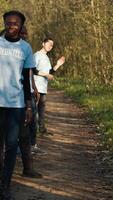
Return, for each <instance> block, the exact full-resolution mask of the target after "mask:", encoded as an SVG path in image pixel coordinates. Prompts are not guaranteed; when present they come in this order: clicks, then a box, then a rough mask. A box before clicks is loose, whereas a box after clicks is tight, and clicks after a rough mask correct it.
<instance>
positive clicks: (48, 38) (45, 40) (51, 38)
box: [42, 36, 54, 43]
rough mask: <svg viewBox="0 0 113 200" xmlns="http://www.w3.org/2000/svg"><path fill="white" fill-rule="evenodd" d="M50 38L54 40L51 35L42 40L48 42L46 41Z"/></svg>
mask: <svg viewBox="0 0 113 200" xmlns="http://www.w3.org/2000/svg"><path fill="white" fill-rule="evenodd" d="M48 40H52V41H53V42H54V39H53V38H52V37H49V36H48V37H45V38H44V39H43V41H42V42H44V43H46V42H48Z"/></svg>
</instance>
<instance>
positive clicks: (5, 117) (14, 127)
mask: <svg viewBox="0 0 113 200" xmlns="http://www.w3.org/2000/svg"><path fill="white" fill-rule="evenodd" d="M24 119H25V109H24V108H0V149H1V151H0V159H1V157H2V153H3V147H4V144H5V155H4V166H3V170H2V178H1V182H2V185H4V186H5V187H8V186H9V185H10V181H11V177H12V173H13V170H14V166H15V161H16V153H17V147H18V138H19V133H20V130H21V128H22V127H23V126H24Z"/></svg>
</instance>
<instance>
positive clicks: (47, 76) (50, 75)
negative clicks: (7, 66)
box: [32, 67, 54, 80]
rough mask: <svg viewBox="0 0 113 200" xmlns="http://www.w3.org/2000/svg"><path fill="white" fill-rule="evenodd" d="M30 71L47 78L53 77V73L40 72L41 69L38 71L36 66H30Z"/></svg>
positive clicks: (51, 78)
mask: <svg viewBox="0 0 113 200" xmlns="http://www.w3.org/2000/svg"><path fill="white" fill-rule="evenodd" d="M32 71H33V74H34V75H38V76H43V77H45V78H47V79H48V80H53V79H54V76H53V74H51V73H50V74H49V73H45V72H42V71H38V70H37V69H36V67H35V68H32Z"/></svg>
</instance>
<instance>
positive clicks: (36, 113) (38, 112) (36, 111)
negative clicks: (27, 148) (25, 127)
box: [29, 93, 46, 145]
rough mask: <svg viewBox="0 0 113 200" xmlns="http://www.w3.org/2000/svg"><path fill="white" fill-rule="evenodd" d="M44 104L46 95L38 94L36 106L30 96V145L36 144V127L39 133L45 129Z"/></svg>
mask: <svg viewBox="0 0 113 200" xmlns="http://www.w3.org/2000/svg"><path fill="white" fill-rule="evenodd" d="M45 104H46V94H41V93H40V98H39V102H38V105H37V106H36V102H35V99H34V96H33V95H32V108H33V117H32V121H31V123H30V124H29V131H30V136H31V145H34V144H36V133H37V129H38V127H39V131H41V130H42V131H43V130H44V129H45Z"/></svg>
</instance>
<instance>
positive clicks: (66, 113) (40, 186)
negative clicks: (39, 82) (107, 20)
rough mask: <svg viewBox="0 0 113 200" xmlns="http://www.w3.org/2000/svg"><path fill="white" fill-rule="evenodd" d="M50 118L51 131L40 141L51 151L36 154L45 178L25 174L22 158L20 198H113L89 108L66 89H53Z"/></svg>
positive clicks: (16, 183) (16, 182)
mask: <svg viewBox="0 0 113 200" xmlns="http://www.w3.org/2000/svg"><path fill="white" fill-rule="evenodd" d="M46 119H47V128H48V131H49V133H51V135H48V136H46V137H44V138H38V140H37V141H38V143H39V145H40V147H41V148H42V149H43V150H45V151H46V152H47V155H43V156H39V155H35V156H34V168H35V169H36V170H37V171H38V170H39V171H40V172H41V173H42V174H43V178H42V179H30V178H23V177H21V173H22V163H21V159H19V158H18V159H17V163H16V169H15V174H14V178H13V182H12V188H13V193H14V195H15V197H16V200H108V199H110V200H112V199H113V191H112V187H111V186H110V185H109V184H108V179H106V178H105V177H104V176H103V174H102V173H97V172H98V171H101V169H100V167H101V165H99V164H98V154H99V152H98V151H97V142H98V139H97V135H96V128H95V125H94V123H93V122H92V120H91V119H90V118H89V117H88V114H87V110H86V109H85V108H83V107H78V106H77V105H76V104H75V103H74V102H73V101H72V99H70V98H68V97H66V96H65V95H64V93H63V92H62V91H58V90H55V89H50V90H49V93H48V96H47V109H46Z"/></svg>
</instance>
